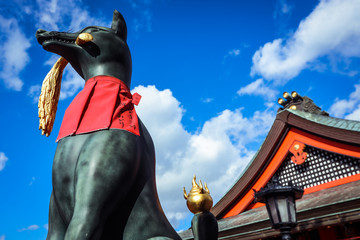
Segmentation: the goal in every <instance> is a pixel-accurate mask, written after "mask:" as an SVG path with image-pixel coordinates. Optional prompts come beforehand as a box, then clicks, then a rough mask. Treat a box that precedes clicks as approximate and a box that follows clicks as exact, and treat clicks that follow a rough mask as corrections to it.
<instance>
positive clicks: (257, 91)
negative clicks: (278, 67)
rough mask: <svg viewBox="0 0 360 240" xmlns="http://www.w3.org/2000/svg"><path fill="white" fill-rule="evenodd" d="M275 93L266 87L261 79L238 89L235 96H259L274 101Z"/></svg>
mask: <svg viewBox="0 0 360 240" xmlns="http://www.w3.org/2000/svg"><path fill="white" fill-rule="evenodd" d="M277 93H278V91H276V90H274V89H271V88H270V87H268V86H266V85H265V83H264V80H263V79H262V78H259V79H257V80H256V81H254V82H252V83H250V84H248V85H246V86H245V87H242V88H240V89H239V91H237V94H239V95H240V96H243V95H255V96H261V97H263V98H264V99H266V100H274V99H275V97H276V94H277Z"/></svg>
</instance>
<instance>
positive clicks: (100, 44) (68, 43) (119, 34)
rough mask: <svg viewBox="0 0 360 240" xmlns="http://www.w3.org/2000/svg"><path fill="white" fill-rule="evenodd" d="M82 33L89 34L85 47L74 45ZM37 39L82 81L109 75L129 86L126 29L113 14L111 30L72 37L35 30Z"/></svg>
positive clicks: (93, 28)
mask: <svg viewBox="0 0 360 240" xmlns="http://www.w3.org/2000/svg"><path fill="white" fill-rule="evenodd" d="M81 33H88V34H91V36H92V40H91V41H89V42H86V43H84V44H76V43H75V41H76V39H77V38H78V36H79V35H80V34H81ZM36 38H37V40H38V42H39V43H40V44H41V45H42V47H43V48H44V49H45V50H46V51H49V52H53V53H56V54H59V55H60V56H62V57H64V58H65V59H66V60H67V61H68V62H69V63H70V64H71V65H72V67H73V68H74V69H75V70H76V71H77V73H78V74H79V75H80V76H81V77H82V78H84V79H85V80H87V79H89V78H91V77H94V76H97V75H108V76H113V77H116V78H119V79H120V80H122V81H123V82H125V83H126V84H127V85H128V86H130V81H131V67H132V66H131V55H130V50H129V47H128V45H127V43H126V38H127V28H126V23H125V20H124V18H123V16H122V15H121V14H120V13H119V12H118V11H117V10H115V11H114V15H113V20H112V24H111V28H107V27H98V26H89V27H86V28H84V29H82V30H81V31H78V32H75V33H66V32H54V31H52V32H48V31H45V30H42V29H39V30H37V32H36Z"/></svg>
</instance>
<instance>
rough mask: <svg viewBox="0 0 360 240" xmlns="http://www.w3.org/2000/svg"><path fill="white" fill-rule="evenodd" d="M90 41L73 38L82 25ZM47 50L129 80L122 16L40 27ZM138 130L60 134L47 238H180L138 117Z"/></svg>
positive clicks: (82, 67)
mask: <svg viewBox="0 0 360 240" xmlns="http://www.w3.org/2000/svg"><path fill="white" fill-rule="evenodd" d="M82 32H86V33H90V34H91V35H92V36H93V40H92V41H91V42H87V43H85V44H83V45H81V46H79V45H76V44H75V40H76V38H77V36H78V35H79V34H80V33H82ZM36 37H37V39H38V42H39V43H40V44H41V45H42V46H43V48H44V49H45V50H47V51H50V52H53V53H56V54H59V55H61V56H63V57H64V58H66V59H67V60H68V61H69V62H70V64H71V65H72V66H73V67H74V69H75V70H76V71H77V72H78V73H79V75H80V76H81V77H82V78H84V79H85V80H87V79H89V78H91V77H94V76H98V75H108V76H114V77H116V78H119V79H121V80H122V81H124V82H125V83H126V84H127V86H128V87H130V81H131V56H130V51H129V48H128V46H127V44H126V24H125V21H124V18H123V17H122V16H121V14H120V13H119V12H118V11H115V12H114V16H113V22H112V27H111V28H106V27H96V26H92V27H87V28H84V29H83V30H81V31H79V32H77V33H63V32H47V31H44V30H38V31H37V33H36ZM139 127H140V136H136V135H134V134H132V133H130V132H127V131H125V130H120V129H110V130H102V131H97V132H93V133H87V134H81V135H76V136H70V137H66V138H63V139H61V140H60V141H59V143H58V146H57V149H56V153H55V157H54V164H53V191H52V194H51V200H50V213H49V232H48V236H47V239H48V240H63V239H66V240H82V239H91V240H98V239H102V240H113V239H139V240H143V239H153V240H156V239H180V237H179V236H178V234H177V233H176V232H175V230H174V229H173V228H172V226H171V225H170V223H169V222H168V220H167V218H166V217H165V215H164V213H163V211H162V208H161V206H160V203H159V200H158V196H157V191H156V185H155V151H154V146H153V142H152V139H151V137H150V134H149V133H148V131H147V130H146V128H145V126H144V125H143V124H142V123H141V121H140V120H139Z"/></svg>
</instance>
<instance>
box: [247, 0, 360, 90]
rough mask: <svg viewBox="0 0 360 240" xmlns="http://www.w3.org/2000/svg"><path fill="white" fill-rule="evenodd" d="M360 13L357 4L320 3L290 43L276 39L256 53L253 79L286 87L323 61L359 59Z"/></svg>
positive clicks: (331, 0) (330, 0) (332, 0)
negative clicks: (325, 59) (256, 78)
mask: <svg viewBox="0 0 360 240" xmlns="http://www.w3.org/2000/svg"><path fill="white" fill-rule="evenodd" d="M359 12H360V2H359V1H358V0H346V1H344V0H322V1H320V3H319V5H318V6H317V7H316V8H315V9H314V11H313V12H312V13H311V14H310V15H309V16H308V17H307V18H305V19H304V20H303V21H301V23H300V24H299V26H298V29H297V30H296V32H295V33H294V34H293V35H292V36H291V37H290V38H289V39H275V40H274V41H272V42H268V43H266V44H265V45H264V46H262V47H261V48H260V49H259V50H258V51H256V52H255V54H254V56H253V66H252V68H251V75H252V76H254V75H255V74H258V75H261V76H262V77H263V78H265V79H268V80H274V81H275V83H276V84H284V83H285V82H287V81H288V80H289V79H291V78H293V77H296V76H297V75H298V74H299V73H300V72H301V71H302V70H303V69H306V68H314V67H313V66H312V64H313V63H314V62H315V60H316V59H318V58H320V57H323V56H332V55H334V54H335V55H338V59H341V58H350V57H360V45H359V44H358V39H359V38H360V14H359ZM351 74H353V72H352V73H351Z"/></svg>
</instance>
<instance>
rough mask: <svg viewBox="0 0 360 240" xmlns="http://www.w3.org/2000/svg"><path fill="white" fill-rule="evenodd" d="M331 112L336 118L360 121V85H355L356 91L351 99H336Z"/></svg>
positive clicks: (350, 96) (351, 95)
mask: <svg viewBox="0 0 360 240" xmlns="http://www.w3.org/2000/svg"><path fill="white" fill-rule="evenodd" d="M329 112H330V114H331V115H332V116H334V117H340V118H344V117H345V118H346V119H351V120H360V84H355V91H354V92H352V93H351V94H350V95H349V99H338V98H337V99H335V102H334V103H333V104H332V105H331V107H330V110H329Z"/></svg>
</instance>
